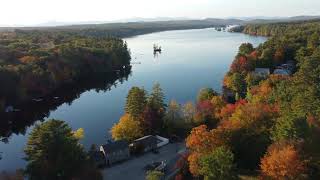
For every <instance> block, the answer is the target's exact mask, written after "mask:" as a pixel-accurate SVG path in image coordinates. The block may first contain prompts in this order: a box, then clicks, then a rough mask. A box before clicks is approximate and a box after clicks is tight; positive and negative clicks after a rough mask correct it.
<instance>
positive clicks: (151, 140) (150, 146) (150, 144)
mask: <svg viewBox="0 0 320 180" xmlns="http://www.w3.org/2000/svg"><path fill="white" fill-rule="evenodd" d="M157 144H158V138H157V137H156V136H153V135H148V136H144V137H142V138H139V139H136V140H134V141H133V142H132V143H131V144H130V147H131V148H134V149H138V150H139V151H141V152H148V151H152V150H155V149H157V147H158V146H157Z"/></svg>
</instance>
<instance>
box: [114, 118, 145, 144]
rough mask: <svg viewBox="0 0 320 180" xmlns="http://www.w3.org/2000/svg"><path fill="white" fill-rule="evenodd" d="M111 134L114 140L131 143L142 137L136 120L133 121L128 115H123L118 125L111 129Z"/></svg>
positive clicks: (141, 131)
mask: <svg viewBox="0 0 320 180" xmlns="http://www.w3.org/2000/svg"><path fill="white" fill-rule="evenodd" d="M111 134H112V138H113V139H114V140H127V141H128V142H131V141H133V140H134V139H137V138H139V137H141V136H143V130H142V128H141V126H140V122H139V121H138V120H135V119H134V118H133V117H132V116H130V115H129V114H125V115H124V116H122V117H121V118H120V121H119V123H118V124H115V125H114V126H113V127H112V129H111Z"/></svg>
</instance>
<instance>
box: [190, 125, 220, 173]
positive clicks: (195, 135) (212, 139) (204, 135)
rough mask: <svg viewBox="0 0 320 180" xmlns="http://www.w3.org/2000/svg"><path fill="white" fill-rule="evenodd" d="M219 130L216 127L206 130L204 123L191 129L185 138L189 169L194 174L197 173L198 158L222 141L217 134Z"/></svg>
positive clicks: (198, 168)
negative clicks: (188, 152) (188, 151)
mask: <svg viewBox="0 0 320 180" xmlns="http://www.w3.org/2000/svg"><path fill="white" fill-rule="evenodd" d="M220 132H221V131H219V130H218V129H214V130H211V131H208V129H207V126H206V125H201V126H198V127H196V128H193V129H192V130H191V133H190V135H189V136H188V137H187V139H186V146H187V148H188V149H189V150H190V154H189V156H188V161H189V170H190V172H191V173H192V174H193V175H194V176H198V175H199V170H200V167H199V160H200V158H201V157H202V156H203V155H206V154H209V153H210V152H211V151H212V150H213V149H214V148H216V147H219V146H221V145H222V144H223V143H224V142H223V138H221V136H220V134H219V133H220Z"/></svg>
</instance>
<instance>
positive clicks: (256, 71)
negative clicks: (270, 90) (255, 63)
mask: <svg viewBox="0 0 320 180" xmlns="http://www.w3.org/2000/svg"><path fill="white" fill-rule="evenodd" d="M254 74H255V75H257V76H260V77H267V76H269V75H270V69H269V68H255V69H254Z"/></svg>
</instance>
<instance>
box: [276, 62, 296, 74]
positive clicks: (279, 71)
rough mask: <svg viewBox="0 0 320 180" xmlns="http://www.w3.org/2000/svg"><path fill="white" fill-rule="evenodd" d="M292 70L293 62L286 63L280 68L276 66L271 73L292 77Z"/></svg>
mask: <svg viewBox="0 0 320 180" xmlns="http://www.w3.org/2000/svg"><path fill="white" fill-rule="evenodd" d="M294 68H295V65H294V62H293V61H287V63H286V64H281V65H280V66H277V67H276V69H275V70H274V71H273V74H277V75H285V76H290V75H292V73H293V71H294Z"/></svg>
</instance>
